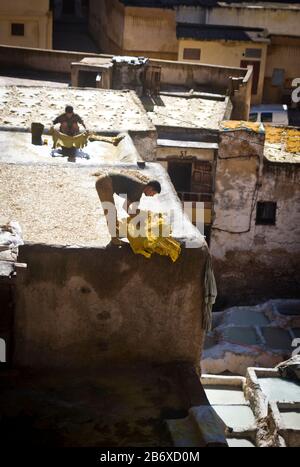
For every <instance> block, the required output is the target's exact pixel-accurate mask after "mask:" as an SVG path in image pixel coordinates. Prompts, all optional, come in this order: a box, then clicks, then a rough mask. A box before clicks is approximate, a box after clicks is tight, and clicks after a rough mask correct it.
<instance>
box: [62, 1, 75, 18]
mask: <svg viewBox="0 0 300 467" xmlns="http://www.w3.org/2000/svg"><path fill="white" fill-rule="evenodd" d="M62 12H63V14H64V15H74V14H75V0H63V9H62Z"/></svg>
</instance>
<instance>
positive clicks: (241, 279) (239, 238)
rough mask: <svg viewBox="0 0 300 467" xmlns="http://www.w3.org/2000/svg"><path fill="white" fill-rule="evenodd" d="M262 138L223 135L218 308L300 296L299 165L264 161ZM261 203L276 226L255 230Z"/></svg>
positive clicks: (217, 203)
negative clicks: (272, 206)
mask: <svg viewBox="0 0 300 467" xmlns="http://www.w3.org/2000/svg"><path fill="white" fill-rule="evenodd" d="M263 143H264V134H263V133H261V134H259V133H255V132H251V131H241V130H240V131H230V132H221V136H220V147H219V155H218V161H217V172H216V188H215V190H216V191H215V200H214V221H213V228H212V236H211V251H212V255H213V258H214V268H215V273H216V278H217V283H218V289H219V298H218V306H219V307H221V308H223V307H225V306H231V305H244V304H253V303H259V302H260V301H263V300H265V299H269V298H293V297H299V290H300V289H299V283H300V275H299V266H298V265H299V259H300V245H299V239H300V232H299V225H300V217H299V199H300V198H299V194H300V193H299V192H300V188H299V187H300V184H299V180H300V166H299V164H292V163H282V162H278V163H276V162H275V163H274V162H270V161H268V160H267V159H266V158H264V154H263V150H264V146H263ZM259 201H267V202H268V201H272V202H277V212H276V224H275V225H256V208H257V202H259Z"/></svg>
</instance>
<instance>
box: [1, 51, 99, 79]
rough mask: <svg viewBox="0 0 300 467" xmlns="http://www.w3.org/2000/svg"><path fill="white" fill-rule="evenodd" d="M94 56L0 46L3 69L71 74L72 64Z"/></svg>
mask: <svg viewBox="0 0 300 467" xmlns="http://www.w3.org/2000/svg"><path fill="white" fill-rule="evenodd" d="M94 56H95V54H89V53H82V52H65V51H63V50H45V49H44V48H41V49H37V48H29V47H15V46H6V45H0V67H1V68H28V69H32V70H41V71H52V72H56V73H70V71H71V63H72V62H79V61H80V60H82V59H84V58H85V57H94ZM96 56H97V55H96ZM98 56H99V55H98ZM101 57H106V55H104V56H103V55H101Z"/></svg>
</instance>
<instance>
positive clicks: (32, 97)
mask: <svg viewBox="0 0 300 467" xmlns="http://www.w3.org/2000/svg"><path fill="white" fill-rule="evenodd" d="M0 101H1V103H0V126H2V127H14V128H22V129H24V128H26V129H29V128H30V127H31V123H32V122H40V123H43V124H44V125H45V127H49V126H51V125H52V121H53V120H54V118H55V117H57V116H58V115H59V114H61V113H63V112H64V109H65V106H66V104H69V105H72V106H73V107H74V110H75V112H76V113H78V114H79V115H80V116H81V117H82V118H83V120H84V121H85V123H86V125H87V127H88V129H89V130H91V131H128V130H136V131H147V130H152V129H154V128H153V125H152V124H151V122H150V120H149V118H148V117H147V114H146V112H145V111H144V108H143V106H142V104H141V103H140V101H139V99H138V97H137V96H136V94H135V92H134V91H114V90H102V89H97V90H96V89H74V88H54V87H29V86H26V87H25V86H2V87H0Z"/></svg>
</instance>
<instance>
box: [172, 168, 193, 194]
mask: <svg viewBox="0 0 300 467" xmlns="http://www.w3.org/2000/svg"><path fill="white" fill-rule="evenodd" d="M168 172H169V175H170V178H171V181H172V183H173V185H174V187H175V190H176V191H191V177H192V163H191V162H169V164H168Z"/></svg>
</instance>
